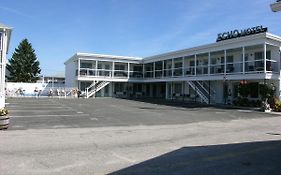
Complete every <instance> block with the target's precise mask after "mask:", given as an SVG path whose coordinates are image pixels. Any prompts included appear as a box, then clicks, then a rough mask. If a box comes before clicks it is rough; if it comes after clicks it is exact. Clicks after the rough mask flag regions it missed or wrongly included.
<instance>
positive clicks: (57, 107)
mask: <svg viewBox="0 0 281 175" xmlns="http://www.w3.org/2000/svg"><path fill="white" fill-rule="evenodd" d="M8 108H9V109H19V108H20V109H31V110H33V109H71V108H70V107H65V106H62V107H61V106H52V107H50V106H40V107H37V106H33V107H31V106H30V107H29V106H20V107H16V106H15V107H11V106H9V107H8Z"/></svg>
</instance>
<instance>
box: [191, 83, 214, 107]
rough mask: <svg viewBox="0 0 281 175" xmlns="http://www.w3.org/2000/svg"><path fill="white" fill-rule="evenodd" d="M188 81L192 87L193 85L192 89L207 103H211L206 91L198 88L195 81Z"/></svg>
mask: <svg viewBox="0 0 281 175" xmlns="http://www.w3.org/2000/svg"><path fill="white" fill-rule="evenodd" d="M187 83H188V84H189V85H190V87H192V89H193V90H194V91H195V93H197V94H198V95H199V96H200V98H201V99H202V100H203V101H204V102H205V103H207V104H208V103H209V99H208V97H206V95H204V93H203V92H202V91H200V90H199V88H197V86H196V85H195V84H194V82H192V81H188V82H187Z"/></svg>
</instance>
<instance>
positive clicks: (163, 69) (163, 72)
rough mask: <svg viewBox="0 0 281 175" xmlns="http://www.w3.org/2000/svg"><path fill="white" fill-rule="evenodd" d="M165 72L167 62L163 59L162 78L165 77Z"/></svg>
mask: <svg viewBox="0 0 281 175" xmlns="http://www.w3.org/2000/svg"><path fill="white" fill-rule="evenodd" d="M164 74H165V63H164V60H163V61H162V78H164Z"/></svg>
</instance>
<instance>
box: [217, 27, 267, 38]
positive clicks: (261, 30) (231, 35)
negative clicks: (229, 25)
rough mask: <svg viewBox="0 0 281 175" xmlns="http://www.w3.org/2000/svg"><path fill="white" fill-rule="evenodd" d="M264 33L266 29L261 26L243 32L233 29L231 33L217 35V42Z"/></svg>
mask: <svg viewBox="0 0 281 175" xmlns="http://www.w3.org/2000/svg"><path fill="white" fill-rule="evenodd" d="M264 32H267V27H263V26H262V25H260V26H256V27H252V28H248V29H244V30H237V29H235V30H233V31H229V32H224V33H219V34H218V37H217V42H219V41H223V40H228V39H232V38H238V37H243V36H247V35H253V34H257V33H264Z"/></svg>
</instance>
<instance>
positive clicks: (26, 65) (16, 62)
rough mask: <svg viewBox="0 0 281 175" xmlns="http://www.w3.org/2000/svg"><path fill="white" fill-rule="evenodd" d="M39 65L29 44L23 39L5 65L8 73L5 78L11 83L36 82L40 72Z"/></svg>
mask: <svg viewBox="0 0 281 175" xmlns="http://www.w3.org/2000/svg"><path fill="white" fill-rule="evenodd" d="M39 65H40V63H39V61H38V60H37V57H36V54H35V50H34V49H33V48H32V45H31V43H29V42H28V40H27V39H24V40H22V41H21V42H20V44H19V46H18V48H16V49H15V52H14V53H13V55H12V58H11V59H10V60H9V63H8V64H7V69H8V71H9V72H10V75H8V77H7V78H8V80H9V81H12V82H36V80H38V79H39V74H40V72H41V69H40V67H39Z"/></svg>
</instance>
